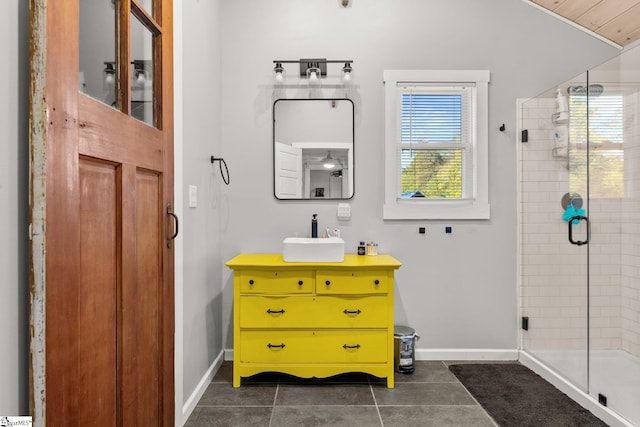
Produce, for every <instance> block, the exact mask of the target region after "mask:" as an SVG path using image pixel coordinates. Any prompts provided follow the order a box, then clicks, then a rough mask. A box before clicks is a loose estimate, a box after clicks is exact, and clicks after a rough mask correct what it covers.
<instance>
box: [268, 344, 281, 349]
mask: <svg viewBox="0 0 640 427" xmlns="http://www.w3.org/2000/svg"><path fill="white" fill-rule="evenodd" d="M267 347H269V348H284V347H285V345H284V343H282V344H271V343H269V344H267Z"/></svg>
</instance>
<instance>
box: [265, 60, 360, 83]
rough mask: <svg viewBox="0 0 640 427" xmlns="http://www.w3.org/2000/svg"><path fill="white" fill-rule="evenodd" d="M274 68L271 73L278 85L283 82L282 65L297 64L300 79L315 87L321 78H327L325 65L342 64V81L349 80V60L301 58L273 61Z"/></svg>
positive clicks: (350, 62) (283, 70) (346, 81)
mask: <svg viewBox="0 0 640 427" xmlns="http://www.w3.org/2000/svg"><path fill="white" fill-rule="evenodd" d="M273 63H274V64H275V67H274V68H273V72H274V73H275V81H276V84H280V83H282V82H283V81H284V74H285V69H284V67H283V66H282V64H299V66H300V74H299V75H300V77H301V78H306V79H309V84H310V85H317V84H319V82H320V79H321V78H324V77H327V64H334V63H336V64H338V63H339V64H344V67H343V68H342V81H343V82H344V83H349V81H350V80H351V71H352V68H351V64H352V63H353V60H351V59H326V58H302V59H292V60H287V59H276V60H274V61H273Z"/></svg>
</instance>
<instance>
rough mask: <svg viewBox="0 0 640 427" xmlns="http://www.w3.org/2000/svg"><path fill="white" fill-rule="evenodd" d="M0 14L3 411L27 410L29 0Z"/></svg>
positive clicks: (11, 0) (8, 4)
mask: <svg viewBox="0 0 640 427" xmlns="http://www.w3.org/2000/svg"><path fill="white" fill-rule="evenodd" d="M3 4H4V7H3V12H2V14H0V93H1V94H2V95H1V96H0V236H2V239H1V240H0V301H1V304H2V308H0V349H1V350H0V384H1V385H2V386H1V387H0V414H1V415H21V414H24V415H26V414H28V412H29V366H28V364H29V348H28V346H29V335H28V334H29V329H28V325H29V305H28V304H29V300H28V296H29V286H28V246H27V216H28V199H27V194H28V185H27V183H28V163H27V162H28V148H29V147H28V143H29V140H28V112H29V109H28V108H29V106H28V105H29V99H28V96H29V92H28V91H29V86H28V84H29V47H28V37H29V35H28V30H29V2H25V1H20V0H8V1H5V2H3Z"/></svg>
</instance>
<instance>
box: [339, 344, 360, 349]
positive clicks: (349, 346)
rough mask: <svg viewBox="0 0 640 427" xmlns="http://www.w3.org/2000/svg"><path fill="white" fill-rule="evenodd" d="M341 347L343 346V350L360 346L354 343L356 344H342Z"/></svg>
mask: <svg viewBox="0 0 640 427" xmlns="http://www.w3.org/2000/svg"><path fill="white" fill-rule="evenodd" d="M342 348H344V349H345V350H350V349H356V350H357V349H359V348H360V344H356V345H346V344H345V345H343V346H342Z"/></svg>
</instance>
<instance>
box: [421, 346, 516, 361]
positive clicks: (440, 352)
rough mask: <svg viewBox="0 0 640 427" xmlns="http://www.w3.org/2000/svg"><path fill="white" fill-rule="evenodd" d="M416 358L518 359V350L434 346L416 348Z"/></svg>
mask: <svg viewBox="0 0 640 427" xmlns="http://www.w3.org/2000/svg"><path fill="white" fill-rule="evenodd" d="M415 358H416V360H487V361H491V360H493V361H506V360H513V361H516V360H518V350H514V349H508V348H504V349H488V348H461V349H458V348H436V349H416V350H415Z"/></svg>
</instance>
